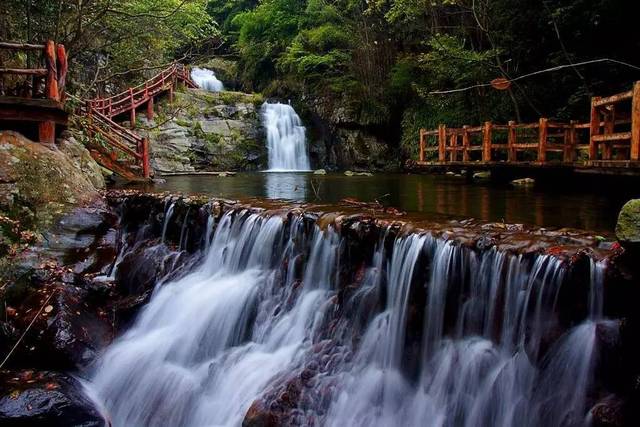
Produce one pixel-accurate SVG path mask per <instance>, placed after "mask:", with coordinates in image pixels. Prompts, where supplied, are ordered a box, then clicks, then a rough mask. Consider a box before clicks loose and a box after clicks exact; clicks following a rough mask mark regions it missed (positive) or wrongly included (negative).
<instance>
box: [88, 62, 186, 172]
mask: <svg viewBox="0 0 640 427" xmlns="http://www.w3.org/2000/svg"><path fill="white" fill-rule="evenodd" d="M178 83H183V84H184V85H186V86H187V87H192V88H195V87H197V86H196V85H195V83H193V81H192V80H191V78H190V77H189V71H188V70H187V68H186V67H185V66H184V65H182V64H172V65H171V66H169V67H168V68H166V69H165V70H162V71H161V72H160V73H158V74H157V75H155V76H154V77H152V78H150V79H149V80H147V81H145V82H144V83H142V84H140V85H138V86H135V87H131V88H129V89H127V90H125V91H123V92H121V93H118V94H116V95H113V96H110V97H106V98H95V99H91V100H88V101H87V102H86V108H85V113H86V115H87V119H88V120H87V130H88V131H89V133H90V135H100V136H101V137H102V139H103V141H104V142H105V143H106V144H108V145H109V146H110V147H111V148H112V149H114V150H116V151H117V152H118V153H120V154H124V155H125V156H128V157H129V158H130V159H131V160H132V161H133V164H135V165H137V166H139V167H140V169H141V171H142V176H143V177H144V178H145V179H147V178H149V177H150V175H151V166H150V164H149V140H148V139H147V138H143V137H141V136H139V135H137V134H136V133H134V132H132V131H130V130H129V129H127V128H125V127H123V126H122V125H120V124H118V123H116V122H115V121H114V120H113V118H114V117H116V116H118V115H120V114H123V113H129V115H130V117H129V121H130V127H131V129H135V123H136V109H137V108H139V107H141V106H143V105H145V104H146V112H147V118H148V119H152V118H153V108H154V97H156V96H159V95H161V94H164V93H168V94H169V100H170V101H172V100H173V92H174V90H175V89H176V87H177V85H178Z"/></svg>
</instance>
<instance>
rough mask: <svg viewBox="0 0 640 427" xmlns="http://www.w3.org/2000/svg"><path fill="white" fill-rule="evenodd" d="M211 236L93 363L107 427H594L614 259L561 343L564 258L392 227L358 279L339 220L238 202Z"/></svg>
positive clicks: (596, 271)
mask: <svg viewBox="0 0 640 427" xmlns="http://www.w3.org/2000/svg"><path fill="white" fill-rule="evenodd" d="M206 230H207V232H206V233H207V235H206V236H204V240H205V245H204V255H203V259H202V261H201V262H200V264H199V265H198V266H197V267H195V268H194V269H193V270H192V271H191V272H190V273H189V274H187V275H185V276H183V277H182V278H179V279H175V280H167V281H165V282H164V283H162V284H158V285H157V286H156V289H155V290H154V293H153V296H152V299H151V301H150V302H149V304H148V305H147V306H146V308H144V310H143V311H142V312H141V314H140V316H139V318H138V319H137V321H136V322H135V324H134V325H133V326H132V327H131V329H130V330H129V331H128V332H127V333H125V334H124V335H123V336H122V337H121V338H119V339H118V340H117V341H116V342H115V343H114V344H112V345H111V346H110V347H109V348H108V349H107V351H106V352H105V354H104V356H103V357H102V358H101V360H100V362H99V365H98V366H97V368H96V373H95V376H94V377H93V379H92V381H91V383H92V385H91V387H92V388H93V390H94V392H95V395H96V396H97V398H98V399H100V404H101V405H103V407H104V408H105V410H106V412H107V416H108V417H109V419H110V421H111V422H112V425H113V426H156V425H157V426H161V425H162V426H167V425H175V426H178V425H180V426H211V425H225V426H237V425H241V424H242V422H243V420H245V419H246V418H251V417H259V416H260V414H261V413H267V414H268V415H266V417H267V418H265V419H266V420H268V421H269V420H270V422H271V423H272V424H278V425H327V426H395V425H403V426H424V425H430V426H431V425H433V426H470V427H471V426H474V427H475V426H496V425H500V426H580V425H586V424H587V423H588V421H587V412H588V409H589V402H588V398H587V396H588V391H589V389H590V387H591V383H592V381H591V376H592V371H593V364H594V360H595V357H596V354H597V345H596V335H595V334H596V325H597V323H596V322H598V320H599V319H600V318H601V316H602V277H603V271H604V265H603V264H601V263H593V264H592V268H591V281H592V284H591V289H592V290H591V292H590V294H589V295H590V297H589V298H590V299H589V306H590V307H591V310H590V313H589V314H588V315H586V316H585V319H584V320H583V321H582V323H579V324H577V326H573V327H570V326H569V327H568V328H565V330H566V332H565V334H564V335H563V336H561V337H560V338H554V340H553V341H552V342H551V343H550V342H549V341H548V340H549V337H550V336H554V334H556V333H557V331H558V328H560V327H561V325H560V320H559V319H558V315H557V311H558V307H557V300H558V298H559V293H560V292H561V287H562V284H563V282H564V280H565V274H566V268H565V267H564V266H563V263H562V261H560V260H559V259H557V258H554V257H552V256H546V255H539V256H534V257H525V256H523V255H513V254H508V253H505V252H501V251H498V250H496V249H495V248H494V249H487V250H484V251H481V252H477V251H474V250H471V249H468V248H465V247H462V246H460V245H458V244H456V243H454V242H453V241H445V240H443V239H441V238H436V237H433V236H431V235H430V234H407V235H398V236H396V237H394V236H395V233H393V232H392V230H391V229H390V228H388V229H386V230H382V232H381V233H380V236H379V241H378V244H377V246H376V248H375V250H373V252H372V254H370V255H367V256H366V259H365V261H364V264H363V265H362V267H359V268H357V269H356V270H359V271H360V272H356V273H354V274H353V276H349V275H348V274H347V275H345V273H344V268H343V267H344V265H343V264H342V263H343V262H344V259H345V257H348V256H353V254H352V255H348V254H349V253H350V251H349V250H348V249H347V246H348V245H347V244H346V242H345V240H344V237H341V234H339V232H338V231H337V230H336V229H335V228H334V226H333V225H332V224H331V223H330V222H329V223H325V222H323V221H318V222H317V223H315V224H310V223H309V222H308V221H306V220H305V219H304V218H303V216H301V215H298V214H290V215H289V216H284V217H283V216H269V215H266V214H257V213H252V212H249V211H247V210H236V211H234V210H232V211H229V212H227V213H225V214H224V215H222V216H221V218H220V219H219V220H218V221H217V223H216V221H214V220H213V218H212V217H211V218H210V219H209V220H208V221H207V225H206ZM165 233H166V230H164V231H163V234H165ZM391 239H393V241H391ZM182 240H183V238H182V237H181V238H180V241H181V242H182ZM549 344H551V345H549ZM265 419H261V418H258V420H262V421H264V420H265ZM264 422H266V421H264Z"/></svg>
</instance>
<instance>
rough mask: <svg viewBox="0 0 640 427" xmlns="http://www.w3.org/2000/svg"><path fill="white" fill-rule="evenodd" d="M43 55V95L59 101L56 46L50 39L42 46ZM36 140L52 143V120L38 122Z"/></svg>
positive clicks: (54, 131)
mask: <svg viewBox="0 0 640 427" xmlns="http://www.w3.org/2000/svg"><path fill="white" fill-rule="evenodd" d="M44 57H45V63H46V67H47V76H46V80H45V96H46V97H47V98H48V99H52V100H54V101H60V93H59V92H58V64H57V62H56V46H55V43H54V42H53V41H52V40H48V41H47V43H46V44H45V47H44ZM38 140H39V141H40V142H44V143H49V144H53V143H55V140H56V124H55V122H54V121H52V120H45V121H42V122H39V123H38Z"/></svg>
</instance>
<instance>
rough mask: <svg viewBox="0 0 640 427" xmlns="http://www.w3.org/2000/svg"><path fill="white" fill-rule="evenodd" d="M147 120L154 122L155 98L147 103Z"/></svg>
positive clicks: (151, 97) (151, 98)
mask: <svg viewBox="0 0 640 427" xmlns="http://www.w3.org/2000/svg"><path fill="white" fill-rule="evenodd" d="M147 120H153V96H150V97H149V100H148V101H147Z"/></svg>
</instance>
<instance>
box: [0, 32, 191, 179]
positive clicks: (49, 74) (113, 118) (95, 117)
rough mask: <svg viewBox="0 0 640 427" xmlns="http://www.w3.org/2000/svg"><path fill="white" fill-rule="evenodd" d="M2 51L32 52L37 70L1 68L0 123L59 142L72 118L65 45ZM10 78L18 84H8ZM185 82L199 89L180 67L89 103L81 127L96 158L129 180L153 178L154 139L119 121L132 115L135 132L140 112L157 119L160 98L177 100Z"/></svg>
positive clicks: (7, 46)
mask: <svg viewBox="0 0 640 427" xmlns="http://www.w3.org/2000/svg"><path fill="white" fill-rule="evenodd" d="M0 49H2V50H10V51H14V52H16V51H22V52H24V51H26V52H27V54H28V55H27V57H28V58H29V60H28V62H29V63H34V64H36V66H35V68H11V67H4V68H0V122H2V123H0V125H2V124H3V123H4V125H2V127H4V128H6V127H9V128H11V127H13V128H16V127H17V128H18V130H23V127H25V124H26V125H27V127H28V126H29V125H31V126H33V125H34V124H37V128H38V136H37V139H38V141H39V142H43V143H51V144H53V143H54V142H55V138H56V126H58V127H60V128H61V127H66V126H67V122H68V116H69V113H68V112H67V111H65V108H64V107H65V105H64V101H65V83H66V75H67V69H68V67H67V54H66V51H65V48H64V46H63V45H61V44H56V43H55V42H53V41H47V42H46V43H45V44H42V45H38V44H27V43H12V42H0ZM33 52H36V53H37V57H36V58H32V56H33V55H32V53H33ZM7 76H9V79H11V78H13V80H12V81H9V82H8V84H7V85H5V82H6V80H7ZM11 76H15V77H11ZM25 77H26V79H24V78H25ZM20 78H22V81H20ZM179 84H183V85H185V86H186V87H191V88H195V87H197V86H196V85H195V83H194V82H193V81H192V80H191V79H190V77H189V71H188V69H187V68H186V67H185V66H184V65H182V64H178V63H174V64H171V65H170V66H168V67H167V68H166V69H164V70H162V71H160V72H159V73H158V74H156V75H155V76H153V77H152V78H150V79H148V80H147V81H145V82H144V83H142V84H140V85H138V86H135V87H131V88H128V89H127V90H125V91H124V92H121V93H118V94H116V95H113V96H110V97H105V98H95V99H90V100H87V101H85V102H84V105H83V106H82V107H81V108H80V109H78V111H76V114H77V115H78V116H80V117H81V118H83V120H80V121H79V124H80V126H81V127H83V128H84V130H85V132H86V133H87V135H88V136H89V138H88V139H89V141H88V147H89V150H90V153H91V155H92V157H93V158H94V159H95V160H96V161H97V162H98V163H100V164H101V165H102V166H104V167H106V168H108V169H110V170H112V171H113V172H115V173H117V174H118V175H120V176H122V177H124V178H126V179H128V180H140V179H143V180H146V179H149V178H150V176H151V175H152V171H151V166H150V162H149V141H148V139H147V138H145V137H142V136H140V135H138V134H136V133H135V132H133V131H132V130H130V129H127V128H125V127H123V126H122V125H120V124H119V123H118V122H117V119H119V118H120V117H123V116H125V117H126V116H128V119H129V123H130V128H131V129H135V125H136V111H137V110H138V109H140V108H144V109H145V110H146V115H147V118H148V119H152V118H153V114H154V102H155V99H156V98H157V97H159V96H162V95H168V96H169V100H170V101H172V100H173V92H174V91H175V90H176V88H177V86H178V85H179ZM25 129H27V128H25Z"/></svg>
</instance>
